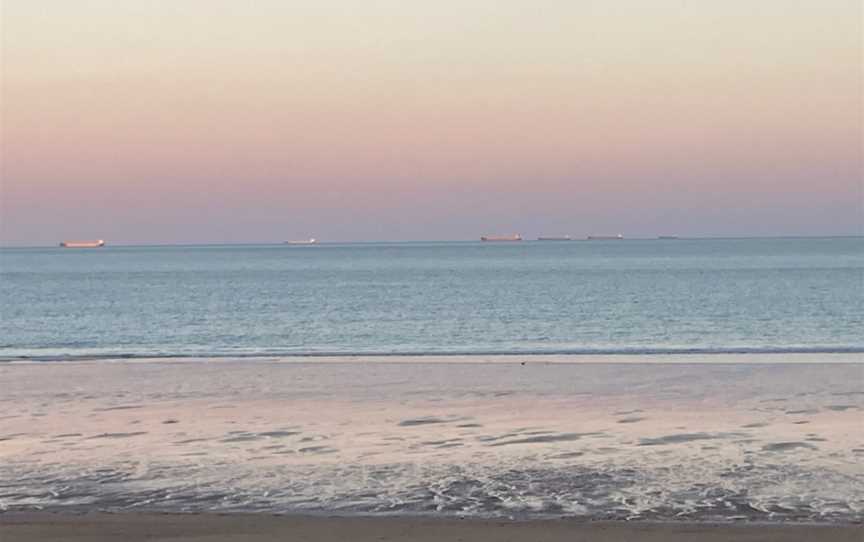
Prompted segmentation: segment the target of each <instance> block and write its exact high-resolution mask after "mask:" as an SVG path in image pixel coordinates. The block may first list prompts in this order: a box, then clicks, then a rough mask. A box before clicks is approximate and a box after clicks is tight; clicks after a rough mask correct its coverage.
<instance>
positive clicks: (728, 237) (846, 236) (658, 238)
mask: <svg viewBox="0 0 864 542" xmlns="http://www.w3.org/2000/svg"><path fill="white" fill-rule="evenodd" d="M664 237H666V238H665V239H664ZM861 238H864V234H841V235H717V236H715V235H709V236H682V235H676V236H653V237H623V238H620V239H609V240H610V241H722V240H736V239H737V240H744V239H861ZM604 240H605V239H589V238H588V237H572V238H570V239H568V241H571V242H578V241H592V242H594V243H596V242H597V241H604ZM481 242H482V241H481V240H480V238H476V239H433V240H420V239H389V240H388V239H377V240H367V241H359V240H355V241H349V240H332V241H321V240H319V241H318V242H317V243H316V245H363V244H366V245H372V244H399V243H429V244H431V243H481ZM537 242H541V243H544V244H545V243H549V242H550V241H542V240H540V239H535V238H531V239H527V238H526V239H523V240H521V241H518V242H515V243H514V242H502V243H496V242H491V243H489V242H487V243H485V244H487V245H489V244H491V245H498V244H503V245H512V244H516V245H518V244H519V243H537ZM286 244H287V241H257V242H256V241H247V242H224V243H220V242H188V243H117V244H114V243H110V242H107V241H106V243H105V247H119V248H131V247H203V246H282V245H286ZM311 246H315V245H311ZM25 248H62V247H60V246H59V242H58V243H56V244H52V245H17V244H11V245H7V244H0V249H25ZM103 248H104V247H103ZM295 248H296V247H295Z"/></svg>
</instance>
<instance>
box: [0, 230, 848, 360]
mask: <svg viewBox="0 0 864 542" xmlns="http://www.w3.org/2000/svg"><path fill="white" fill-rule="evenodd" d="M0 317H2V318H0V358H2V359H14V358H21V357H31V358H40V359H57V358H66V357H71V358H80V357H109V358H110V357H118V356H123V357H127V356H128V357H149V356H166V357H183V356H204V357H219V356H260V355H273V356H279V355H318V354H343V355H344V354H373V353H374V354H432V353H460V354H474V353H478V354H480V353H503V354H507V353H574V354H578V353H676V352H682V353H687V352H691V353H693V352H698V353H706V352H708V353H710V352H864V334H862V333H861V330H862V329H864V239H862V238H836V239H713V240H640V241H637V240H633V241H630V240H625V241H573V242H547V243H543V242H523V243H506V244H494V243H479V242H478V243H468V242H450V243H379V244H341V245H340V244H333V245H330V244H322V245H318V246H309V247H289V246H280V245H260V246H251V245H246V246H171V247H114V246H109V247H106V248H104V249H95V250H86V249H84V250H74V249H60V248H27V249H3V250H2V251H0Z"/></svg>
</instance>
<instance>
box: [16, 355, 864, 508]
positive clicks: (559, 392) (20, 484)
mask: <svg viewBox="0 0 864 542" xmlns="http://www.w3.org/2000/svg"><path fill="white" fill-rule="evenodd" d="M767 358H768V359H765V357H759V356H750V357H747V358H745V357H742V356H738V357H733V358H718V359H716V361H715V362H710V363H696V364H692V363H639V362H630V363H593V362H590V361H591V360H587V361H589V362H586V360H584V359H582V360H578V361H576V362H575V363H561V362H560V361H561V360H554V361H558V362H551V361H553V360H543V359H538V358H531V357H529V358H522V359H512V358H510V359H508V360H507V361H506V362H499V360H491V362H481V363H478V362H477V360H476V359H472V360H462V361H465V362H460V360H459V359H451V360H449V362H446V363H442V362H440V361H430V360H424V359H423V358H418V359H416V360H399V361H397V362H388V363H375V362H366V361H363V360H342V361H341V362H338V361H337V362H332V361H331V362H321V361H311V362H309V361H305V362H304V361H297V360H286V361H272V360H271V361H263V360H258V361H248V360H247V361H219V362H170V361H161V362H93V363H87V362H75V363H32V364H4V365H0V386H2V389H3V390H4V391H3V393H2V394H0V409H2V411H0V412H2V414H0V507H2V508H3V509H5V510H13V511H14V510H34V509H48V510H54V509H59V510H83V509H86V510H92V509H94V508H98V509H104V510H112V511H120V510H149V511H221V512H228V511H268V512H283V513H297V512H300V513H338V514H370V513H373V514H402V515H404V514H411V515H416V514H433V513H434V514H449V515H454V516H464V515H475V516H485V517H514V518H520V517H546V516H549V517H553V516H554V517H558V516H575V517H582V518H592V519H675V520H688V519H689V520H699V521H705V520H730V519H741V520H759V521H780V520H783V521H802V522H812V521H820V522H821V521H824V522H849V521H861V520H862V519H864V469H862V467H861V463H862V458H864V365H862V364H860V363H826V362H822V363H783V362H782V358H780V357H779V356H767ZM835 360H836V361H847V362H848V361H850V360H849V359H848V358H844V359H836V358H835ZM634 361H638V360H634ZM651 361H655V362H656V361H657V360H656V359H653V360H651ZM672 361H674V360H672ZM730 361H735V363H730ZM523 362H524V364H523Z"/></svg>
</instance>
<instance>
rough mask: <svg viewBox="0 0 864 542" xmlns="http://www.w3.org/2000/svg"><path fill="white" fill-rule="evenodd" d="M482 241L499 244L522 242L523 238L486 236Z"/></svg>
mask: <svg viewBox="0 0 864 542" xmlns="http://www.w3.org/2000/svg"><path fill="white" fill-rule="evenodd" d="M480 240H481V241H487V242H498V241H521V240H522V236H521V235H519V234H518V233H517V234H514V235H484V236H483V237H481V238H480Z"/></svg>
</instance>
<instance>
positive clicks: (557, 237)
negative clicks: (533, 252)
mask: <svg viewBox="0 0 864 542" xmlns="http://www.w3.org/2000/svg"><path fill="white" fill-rule="evenodd" d="M537 240H538V241H572V240H573V238H572V237H570V236H569V235H551V236H549V235H547V236H542V237H538V238H537Z"/></svg>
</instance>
